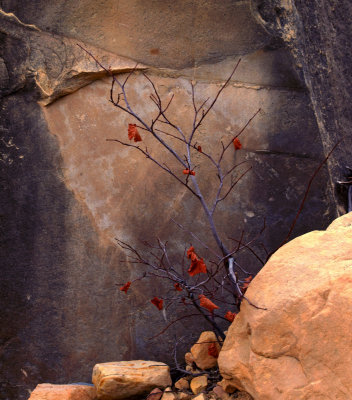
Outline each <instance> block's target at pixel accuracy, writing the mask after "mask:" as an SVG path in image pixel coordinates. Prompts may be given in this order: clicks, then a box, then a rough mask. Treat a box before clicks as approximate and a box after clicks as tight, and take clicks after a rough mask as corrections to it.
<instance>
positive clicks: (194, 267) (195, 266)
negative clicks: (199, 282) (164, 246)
mask: <svg viewBox="0 0 352 400" xmlns="http://www.w3.org/2000/svg"><path fill="white" fill-rule="evenodd" d="M193 255H194V256H193V257H194V259H192V262H191V266H190V267H189V269H188V274H189V275H190V276H194V275H197V274H201V273H203V274H206V273H207V267H206V265H205V263H204V261H203V258H201V259H200V260H199V259H198V258H197V256H196V254H195V253H193Z"/></svg>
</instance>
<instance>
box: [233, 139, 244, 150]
mask: <svg viewBox="0 0 352 400" xmlns="http://www.w3.org/2000/svg"><path fill="white" fill-rule="evenodd" d="M233 145H234V146H235V150H240V149H242V143H241V142H240V140H239V139H238V138H236V139H234V140H233Z"/></svg>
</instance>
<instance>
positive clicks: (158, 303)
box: [150, 297, 164, 310]
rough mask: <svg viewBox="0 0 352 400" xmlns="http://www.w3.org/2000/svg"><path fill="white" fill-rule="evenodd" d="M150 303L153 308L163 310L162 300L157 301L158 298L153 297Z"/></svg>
mask: <svg viewBox="0 0 352 400" xmlns="http://www.w3.org/2000/svg"><path fill="white" fill-rule="evenodd" d="M150 301H151V302H152V303H153V304H154V305H155V307H156V308H157V309H158V310H162V309H163V302H164V300H162V299H159V298H158V297H153V298H152V299H151V300H150Z"/></svg>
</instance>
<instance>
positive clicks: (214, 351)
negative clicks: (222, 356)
mask: <svg viewBox="0 0 352 400" xmlns="http://www.w3.org/2000/svg"><path fill="white" fill-rule="evenodd" d="M208 354H209V355H210V356H212V357H214V358H218V357H219V350H218V348H217V346H216V344H215V343H210V344H209V345H208Z"/></svg>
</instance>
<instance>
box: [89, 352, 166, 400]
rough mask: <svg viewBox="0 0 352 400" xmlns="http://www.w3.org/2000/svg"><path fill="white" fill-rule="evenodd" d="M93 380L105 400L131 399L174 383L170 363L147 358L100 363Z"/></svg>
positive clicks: (98, 393) (100, 395) (98, 394)
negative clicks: (146, 359)
mask: <svg viewBox="0 0 352 400" xmlns="http://www.w3.org/2000/svg"><path fill="white" fill-rule="evenodd" d="M92 380H93V383H94V385H95V387H96V389H97V397H98V399H101V400H118V399H127V398H130V397H134V396H139V395H143V394H146V393H149V392H150V391H151V390H152V389H154V388H156V387H158V388H166V387H167V386H171V383H172V382H171V377H170V368H169V366H168V365H166V364H164V363H161V362H157V361H143V360H135V361H119V362H108V363H103V364H97V365H95V367H94V369H93V378H92Z"/></svg>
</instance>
